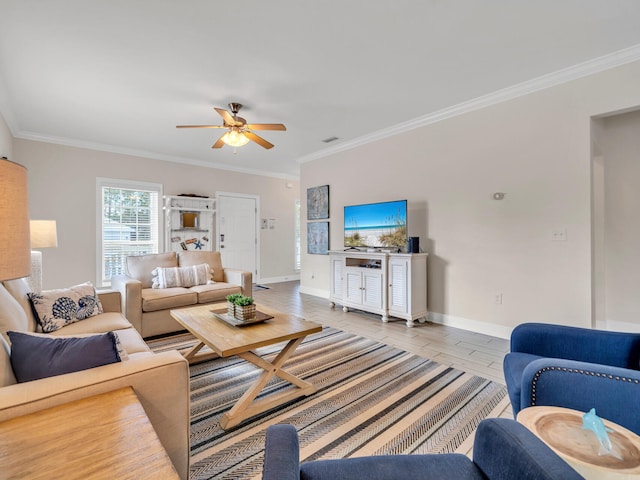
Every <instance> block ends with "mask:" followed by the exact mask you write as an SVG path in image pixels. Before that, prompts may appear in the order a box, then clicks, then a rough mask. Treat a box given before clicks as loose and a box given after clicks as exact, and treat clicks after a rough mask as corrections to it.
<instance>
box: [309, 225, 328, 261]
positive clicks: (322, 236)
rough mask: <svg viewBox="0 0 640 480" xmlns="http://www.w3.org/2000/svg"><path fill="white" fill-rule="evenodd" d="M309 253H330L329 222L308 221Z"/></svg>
mask: <svg viewBox="0 0 640 480" xmlns="http://www.w3.org/2000/svg"><path fill="white" fill-rule="evenodd" d="M307 253H310V254H313V255H328V254H329V222H312V223H307Z"/></svg>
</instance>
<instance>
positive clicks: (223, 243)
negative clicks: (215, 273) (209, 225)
mask: <svg viewBox="0 0 640 480" xmlns="http://www.w3.org/2000/svg"><path fill="white" fill-rule="evenodd" d="M257 218H258V197H255V196H250V195H240V194H233V193H217V194H216V219H217V220H216V222H217V225H216V226H217V228H216V232H217V233H218V235H217V242H216V245H217V246H218V251H219V252H220V254H221V256H222V265H223V266H224V267H228V268H237V269H240V270H246V271H249V272H252V273H253V281H254V282H255V281H256V280H257V278H258V270H257V251H258V238H257Z"/></svg>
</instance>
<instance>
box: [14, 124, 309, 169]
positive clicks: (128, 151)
mask: <svg viewBox="0 0 640 480" xmlns="http://www.w3.org/2000/svg"><path fill="white" fill-rule="evenodd" d="M13 136H14V137H15V138H20V139H23V140H33V141H37V142H44V143H53V144H56V145H65V146H67V147H75V148H86V149H88V150H97V151H101V152H110V153H118V154H122V155H131V156H134V157H142V158H150V159H153V160H161V161H164V162H172V163H181V164H185V165H194V166H198V167H205V168H214V169H217V170H226V171H230V172H237V173H245V174H248V175H259V176H261V177H272V178H280V179H284V180H296V181H297V180H299V177H298V176H295V175H287V174H283V173H274V172H268V171H262V170H254V169H251V168H243V167H235V166H233V165H227V164H222V163H211V162H208V161H205V160H196V159H193V158H187V157H178V156H173V155H165V154H162V153H157V152H148V151H145V150H136V149H132V148H125V147H118V146H115V145H106V144H103V143H94V142H85V141H81V140H76V139H73V138H66V137H56V136H49V135H41V134H39V133H35V132H18V133H16V134H13Z"/></svg>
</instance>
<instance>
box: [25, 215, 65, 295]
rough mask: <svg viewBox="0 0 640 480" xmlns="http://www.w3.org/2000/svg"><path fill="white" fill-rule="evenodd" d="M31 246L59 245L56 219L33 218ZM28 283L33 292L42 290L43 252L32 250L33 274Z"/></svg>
mask: <svg viewBox="0 0 640 480" xmlns="http://www.w3.org/2000/svg"><path fill="white" fill-rule="evenodd" d="M30 224H31V248H34V249H35V248H52V247H57V246H58V233H57V231H56V221H55V220H31V222H30ZM27 283H28V284H29V287H30V288H31V291H32V292H41V291H42V252H39V251H37V250H31V276H30V277H29V278H28V279H27Z"/></svg>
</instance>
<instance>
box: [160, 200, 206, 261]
mask: <svg viewBox="0 0 640 480" xmlns="http://www.w3.org/2000/svg"><path fill="white" fill-rule="evenodd" d="M215 205H216V201H215V199H213V198H205V197H186V196H181V195H165V196H164V211H165V250H166V251H168V252H176V251H181V250H209V251H211V250H213V249H214V243H215V230H214V221H213V220H214V216H215V213H216V210H215ZM184 214H187V215H189V220H190V221H191V220H193V222H194V224H193V226H191V225H189V226H186V227H185V226H184V225H183V223H184V218H185V217H184Z"/></svg>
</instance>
